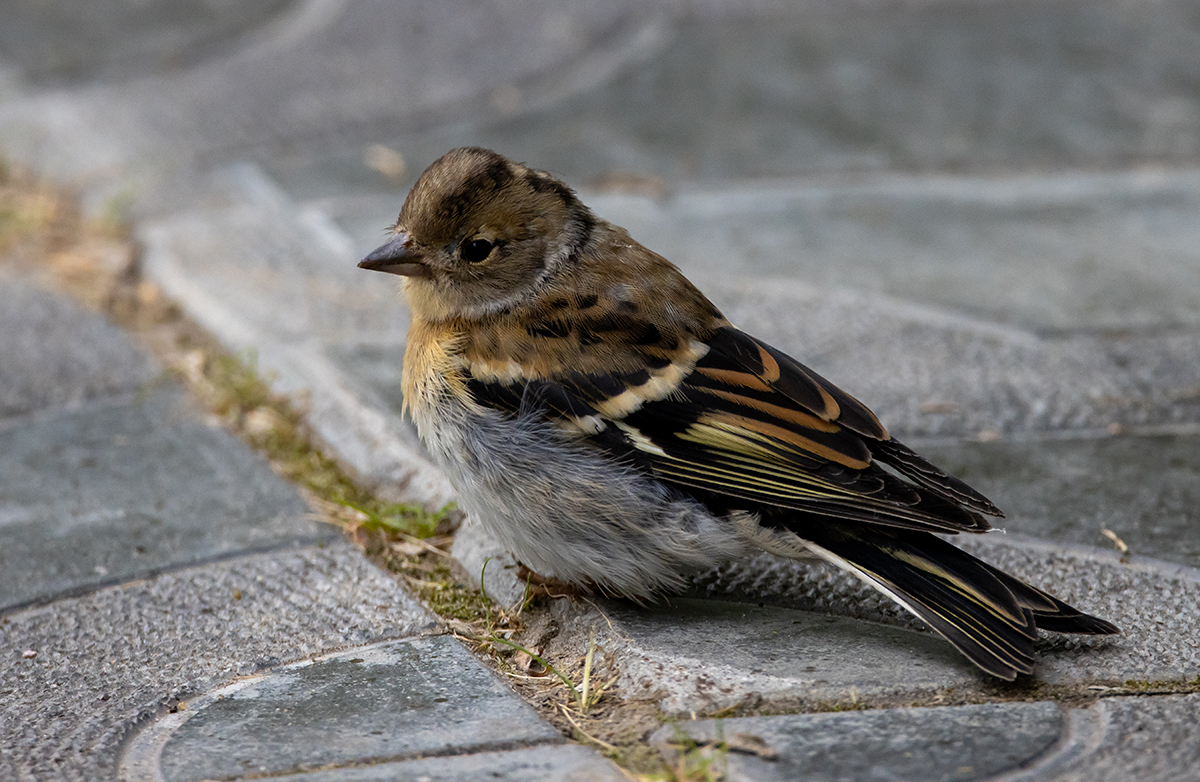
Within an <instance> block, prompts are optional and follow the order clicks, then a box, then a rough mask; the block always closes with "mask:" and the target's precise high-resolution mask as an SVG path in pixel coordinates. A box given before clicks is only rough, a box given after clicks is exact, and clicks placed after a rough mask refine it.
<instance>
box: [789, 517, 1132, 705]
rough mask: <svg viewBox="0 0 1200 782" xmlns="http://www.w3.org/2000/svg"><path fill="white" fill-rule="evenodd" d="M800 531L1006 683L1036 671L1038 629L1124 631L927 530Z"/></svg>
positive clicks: (813, 544) (859, 528)
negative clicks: (1020, 675) (1034, 662)
mask: <svg viewBox="0 0 1200 782" xmlns="http://www.w3.org/2000/svg"><path fill="white" fill-rule="evenodd" d="M797 532H799V534H800V536H801V537H802V538H804V540H805V541H806V543H808V545H809V547H810V548H811V549H812V550H813V552H814V553H816V554H818V555H819V556H821V557H822V558H823V559H826V560H828V561H830V562H832V563H834V564H835V565H838V566H839V567H841V568H844V569H846V570H848V571H850V572H851V573H853V574H854V575H856V576H858V577H859V578H861V579H863V580H864V581H866V582H867V583H869V584H870V585H871V586H873V587H875V588H876V589H878V590H879V591H881V592H883V593H884V594H886V595H888V596H889V597H891V598H892V599H893V600H895V601H896V602H897V603H899V604H900V605H901V606H903V607H904V608H906V609H908V610H909V611H911V612H912V613H914V614H916V615H917V616H918V617H920V618H921V619H923V620H924V621H925V622H926V623H927V624H928V625H929V626H930V627H931V628H933V630H934V631H936V632H937V633H938V634H939V635H941V636H942V637H943V638H945V639H946V640H947V641H949V642H950V643H952V644H953V645H954V646H955V648H957V649H958V650H959V651H960V652H962V653H963V654H964V655H966V656H967V658H968V659H969V660H971V662H973V663H975V664H976V665H978V666H979V667H980V668H982V669H983V670H984V671H986V672H987V673H990V674H992V675H993V676H998V677H999V678H1001V679H1007V680H1009V681H1012V680H1013V679H1015V678H1016V676H1017V674H1020V673H1032V672H1033V660H1034V657H1033V642H1034V640H1035V639H1036V638H1037V629H1038V628H1041V629H1043V630H1052V631H1054V632H1058V633H1087V634H1095V635H1108V634H1111V633H1119V632H1120V630H1119V629H1117V627H1116V626H1115V625H1112V624H1110V623H1108V622H1106V621H1104V620H1103V619H1097V618H1096V617H1094V616H1089V615H1087V614H1085V613H1083V612H1082V611H1079V610H1076V609H1075V608H1072V607H1071V606H1069V605H1067V604H1066V603H1064V602H1062V601H1061V600H1059V599H1058V598H1056V597H1053V596H1052V595H1048V594H1046V593H1045V592H1043V591H1042V590H1040V589H1037V588H1035V587H1032V586H1030V585H1029V584H1026V583H1025V582H1023V581H1020V580H1018V579H1016V578H1014V577H1012V576H1010V575H1008V574H1007V573H1004V572H1003V571H1001V570H998V569H996V568H994V567H992V566H991V565H988V564H987V563H985V562H981V561H980V560H978V559H976V558H975V557H973V556H971V555H970V554H968V553H966V552H965V551H963V550H962V549H959V548H957V547H955V546H953V545H951V544H949V543H947V542H946V541H944V540H942V539H941V538H938V537H935V536H933V535H931V534H929V533H927V532H916V531H911V530H899V529H889V528H877V527H868V526H865V525H844V526H843V525H836V526H835V525H829V524H828V523H824V524H819V525H813V529H804V530H803V531H802V532H801V531H800V530H797Z"/></svg>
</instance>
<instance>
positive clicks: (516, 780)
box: [283, 744, 629, 782]
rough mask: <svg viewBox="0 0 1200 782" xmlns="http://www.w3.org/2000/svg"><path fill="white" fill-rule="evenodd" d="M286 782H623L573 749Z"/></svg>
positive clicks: (593, 756)
mask: <svg viewBox="0 0 1200 782" xmlns="http://www.w3.org/2000/svg"><path fill="white" fill-rule="evenodd" d="M283 779H286V780H288V782H402V781H403V780H414V782H476V781H477V780H481V779H486V780H489V782H490V781H491V780H495V782H559V780H569V781H570V782H625V781H626V780H628V779H629V777H628V776H626V775H625V774H622V773H621V772H620V771H619V770H618V769H617V768H616V766H614V765H613V764H612V762H611V761H608V760H605V759H604V758H602V757H600V756H599V753H598V752H596V750H594V749H587V748H585V747H581V746H578V745H574V744H568V745H565V746H540V747H535V748H531V749H517V750H511V751H509V752H480V753H478V754H473V755H454V756H450V757H438V758H425V759H423V760H410V761H406V762H402V763H380V764H379V765H375V766H366V767H363V768H339V769H331V770H328V771H314V772H312V773H310V774H291V775H288V776H286V777H283Z"/></svg>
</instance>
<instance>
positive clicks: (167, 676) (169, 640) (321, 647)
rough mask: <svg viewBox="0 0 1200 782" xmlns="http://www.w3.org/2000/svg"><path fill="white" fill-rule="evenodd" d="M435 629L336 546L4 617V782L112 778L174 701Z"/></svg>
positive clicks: (0, 695) (358, 558)
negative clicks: (138, 730) (139, 731)
mask: <svg viewBox="0 0 1200 782" xmlns="http://www.w3.org/2000/svg"><path fill="white" fill-rule="evenodd" d="M434 629H435V624H434V620H433V617H432V616H431V615H430V614H429V613H428V612H427V611H426V610H425V609H424V608H422V607H420V606H419V605H418V604H417V603H415V602H414V601H413V600H412V599H411V598H409V597H408V596H407V595H406V594H405V593H404V592H403V590H401V589H400V588H399V587H398V586H397V585H396V583H395V581H394V580H393V579H392V578H391V577H390V576H388V575H386V574H384V573H383V572H382V571H380V570H379V569H378V568H376V567H374V566H373V565H371V564H369V563H367V562H366V560H364V559H363V557H362V555H361V554H360V553H359V552H358V551H357V550H356V549H354V548H353V547H351V546H349V545H346V544H342V543H335V544H330V545H328V546H326V547H324V548H315V547H310V548H303V549H296V550H292V551H286V552H274V553H271V554H263V555H256V556H250V557H245V558H241V559H235V560H229V561H226V562H221V563H215V564H209V565H206V566H204V567H198V568H192V569H188V570H182V571H177V572H172V573H168V574H164V575H160V576H157V577H154V578H151V579H147V580H144V581H135V582H132V583H129V584H125V585H122V586H117V587H110V588H107V589H102V590H100V591H98V592H95V593H92V594H89V595H85V596H83V597H78V598H73V599H69V600H61V601H57V602H55V603H52V604H50V605H47V606H43V607H40V608H31V609H27V610H24V611H17V612H14V613H10V614H8V615H6V616H5V617H4V620H3V624H0V736H2V737H3V739H0V778H4V779H48V778H55V779H78V780H95V779H107V778H112V777H114V776H115V775H116V770H117V762H118V751H119V748H120V746H121V743H122V742H123V740H124V739H126V738H127V737H128V736H129V734H130V733H131V731H133V730H134V728H135V727H136V726H137V725H138V724H139V723H142V722H145V721H146V720H148V719H149V718H151V717H154V716H157V715H159V714H161V713H163V712H164V711H166V709H167V708H168V707H170V706H171V705H172V704H174V703H175V702H177V701H178V700H181V699H186V698H189V697H192V696H194V695H197V694H199V693H202V692H204V691H206V690H208V689H210V688H212V687H215V686H218V685H222V684H225V683H227V682H229V681H230V680H231V679H234V678H236V677H239V676H247V675H251V674H254V673H257V672H259V671H261V670H263V669H264V668H270V667H273V666H276V665H279V664H280V663H284V662H289V661H292V660H296V659H300V658H304V657H309V656H312V655H315V654H321V653H323V652H328V651H330V650H334V649H339V648H345V647H348V646H357V645H361V644H366V643H370V642H373V641H379V640H383V639H386V638H396V637H402V636H410V635H414V634H419V633H427V632H430V631H432V630H434ZM26 651H32V652H36V656H34V657H32V658H30V657H27V656H26V654H25V653H26Z"/></svg>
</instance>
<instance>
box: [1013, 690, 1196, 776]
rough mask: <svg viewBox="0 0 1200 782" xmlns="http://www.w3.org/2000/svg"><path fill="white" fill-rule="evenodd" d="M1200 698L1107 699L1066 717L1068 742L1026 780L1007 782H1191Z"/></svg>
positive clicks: (1194, 760) (1194, 774)
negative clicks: (1180, 781) (1134, 781)
mask: <svg viewBox="0 0 1200 782" xmlns="http://www.w3.org/2000/svg"><path fill="white" fill-rule="evenodd" d="M1198 717H1200V696H1197V695H1175V696H1160V697H1153V698H1106V699H1104V700H1102V701H1100V702H1099V703H1098V704H1097V705H1095V706H1093V707H1092V708H1090V709H1087V710H1074V711H1072V712H1070V713H1069V714H1068V718H1069V721H1068V730H1067V735H1066V737H1065V738H1066V741H1064V742H1063V745H1062V746H1060V747H1058V748H1057V751H1056V752H1053V753H1051V754H1050V755H1048V756H1047V757H1046V758H1045V759H1044V760H1043V761H1042V762H1040V763H1038V764H1036V765H1035V766H1034V767H1033V768H1031V769H1030V770H1029V771H1028V772H1027V773H1025V774H1014V775H1012V776H1011V777H1006V778H1005V780H1006V782H1041V780H1062V782H1068V781H1069V782H1110V780H1111V782H1118V781H1121V782H1123V780H1129V779H1136V780H1147V782H1151V781H1154V782H1157V781H1158V780H1162V782H1167V780H1182V779H1192V778H1194V777H1195V776H1196V769H1197V768H1200V742H1197V741H1196V724H1197V718H1198Z"/></svg>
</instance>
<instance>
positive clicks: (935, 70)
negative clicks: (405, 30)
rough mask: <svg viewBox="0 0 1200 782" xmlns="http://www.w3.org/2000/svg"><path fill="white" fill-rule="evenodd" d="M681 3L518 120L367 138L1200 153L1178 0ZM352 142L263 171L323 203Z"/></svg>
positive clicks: (868, 160)
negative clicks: (658, 27) (604, 63)
mask: <svg viewBox="0 0 1200 782" xmlns="http://www.w3.org/2000/svg"><path fill="white" fill-rule="evenodd" d="M867 9H869V10H867ZM674 10H675V11H676V12H677V13H676V18H674V19H673V20H672V21H671V24H670V25H669V26H668V27H666V29H665V30H664V31H663V32H662V33H659V34H657V35H656V36H655V38H654V39H652V41H651V42H649V45H644V46H642V47H641V51H642V52H643V54H642V58H639V59H640V60H641V61H634V62H630V63H628V64H626V65H625V66H624V67H622V68H619V69H617V70H616V71H615V72H614V73H613V74H612V75H611V76H608V77H606V78H604V79H597V80H596V82H594V83H592V84H589V85H587V86H586V88H583V89H577V90H576V91H574V92H573V93H567V94H566V95H562V94H558V95H555V96H554V97H555V99H552V100H546V98H547V97H548V96H547V95H546V92H547V91H548V90H547V89H546V87H545V86H544V85H543V84H542V83H538V82H536V81H534V82H533V83H529V82H522V81H520V80H513V81H511V82H510V84H509V87H508V88H507V89H506V90H504V92H502V93H498V94H497V95H498V97H501V98H503V100H502V101H498V103H499V106H506V105H511V106H512V107H513V108H514V109H515V111H512V110H511V109H510V111H512V114H511V116H508V117H506V116H504V113H503V112H502V111H496V110H491V111H489V108H493V107H488V106H483V105H479V103H476V104H475V105H472V106H471V109H472V111H471V112H470V113H467V112H455V113H451V114H449V115H448V116H445V117H443V118H442V121H440V122H436V123H430V124H429V125H426V126H421V125H419V124H415V123H408V122H403V120H398V119H391V120H390V121H389V120H388V119H383V118H381V120H380V121H379V122H378V123H377V124H376V125H375V126H374V127H372V128H370V132H371V133H372V134H373V135H372V136H371V137H369V138H368V139H365V140H367V141H380V142H383V143H386V144H388V145H389V146H392V147H393V148H395V149H398V150H399V151H401V152H402V153H403V154H404V155H405V156H406V158H409V159H410V160H432V159H433V158H434V157H436V156H437V155H440V154H441V153H442V152H444V151H446V150H447V149H449V148H451V147H454V146H460V145H463V144H482V145H484V146H490V147H493V148H496V149H498V150H499V151H502V152H504V153H505V154H508V155H510V156H512V157H515V158H518V159H523V160H529V161H535V162H536V164H537V165H538V166H540V167H543V168H548V169H551V170H554V171H556V172H560V173H562V174H564V175H566V176H568V177H570V178H572V179H573V180H574V181H576V182H586V181H588V180H591V179H594V178H602V177H605V176H608V175H611V174H613V173H623V174H634V175H642V176H647V175H649V176H652V177H659V178H662V179H664V180H666V181H667V182H668V183H671V182H676V181H692V180H697V179H704V180H722V179H736V178H742V177H767V178H775V177H781V176H797V175H810V174H829V173H836V174H839V175H842V174H845V173H847V172H868V171H888V170H899V171H915V170H920V171H931V170H941V171H956V172H961V171H968V170H974V171H984V172H994V171H998V170H1005V169H1008V170H1013V169H1016V170H1029V171H1036V172H1039V173H1040V172H1044V171H1046V170H1047V169H1053V168H1062V167H1081V168H1110V167H1120V166H1125V165H1128V164H1129V163H1130V162H1131V161H1140V162H1149V163H1167V164H1168V165H1171V164H1175V165H1178V164H1185V165H1186V164H1194V162H1195V161H1196V160H1197V159H1198V158H1200V134H1198V133H1197V130H1196V129H1197V128H1198V127H1200V123H1198V122H1197V119H1200V99H1198V98H1197V94H1198V93H1197V90H1196V88H1195V85H1196V84H1197V83H1198V80H1200V74H1198V73H1197V70H1196V65H1195V60H1194V57H1193V56H1192V52H1193V51H1194V50H1195V48H1196V47H1197V45H1198V43H1197V42H1198V41H1200V20H1198V19H1197V17H1196V14H1195V9H1194V7H1193V6H1192V5H1191V4H1190V3H1188V2H1186V0H1175V1H1174V2H1165V3H1156V4H1155V5H1154V6H1153V7H1148V6H1146V5H1144V4H1135V3H1128V2H1121V1H1120V0H1118V1H1117V2H1097V3H1080V2H1076V1H1075V0H1054V1H1053V2H1041V3H1027V4H1014V3H1003V4H999V5H996V4H991V3H975V2H966V3H964V2H937V3H922V4H905V5H900V6H897V5H895V4H888V3H869V4H865V5H864V4H859V5H856V6H853V7H843V6H840V5H837V4H822V3H806V4H794V3H793V4H785V3H774V2H770V3H755V4H754V5H753V6H747V5H746V4H745V3H742V4H739V5H738V6H737V8H736V10H734V9H733V8H731V4H728V3H724V2H715V3H714V2H702V3H690V2H681V3H678V4H677V5H675V6H674ZM417 56H420V55H417ZM631 59H632V58H631ZM489 83H490V82H489ZM404 110H405V107H404V106H403V105H401V106H400V108H398V109H393V110H392V111H393V112H394V113H393V116H396V115H398V114H400V112H402V111H404ZM343 138H344V139H345V138H347V136H343ZM349 138H350V139H352V141H351V143H352V144H354V146H353V147H352V148H351V149H346V148H345V147H343V149H341V150H334V149H332V148H331V147H330V145H328V144H325V145H324V148H323V149H319V148H317V145H310V146H309V148H308V150H306V151H307V156H308V157H307V159H306V155H304V154H301V153H298V152H297V151H296V150H295V147H294V146H293V148H292V149H290V150H288V151H287V152H285V153H284V154H281V155H272V156H271V157H272V158H273V159H272V160H270V161H269V163H270V164H271V165H272V172H273V173H275V174H276V175H278V176H279V177H280V178H281V179H283V180H284V181H286V182H287V183H288V186H289V188H294V189H295V190H296V191H297V192H301V191H303V192H305V193H314V194H320V195H336V194H339V193H346V192H351V193H360V192H362V190H363V188H364V186H371V185H375V183H378V184H379V185H382V184H383V182H382V178H381V177H380V176H378V175H377V174H373V173H369V172H368V171H367V170H366V167H365V166H364V165H363V164H362V162H361V158H362V153H361V148H360V147H359V144H361V143H362V142H361V141H360V138H359V137H355V136H350V137H349ZM322 141H324V139H322ZM356 142H357V143H356ZM347 146H349V145H347ZM314 150H315V151H314ZM288 153H290V154H288ZM314 158H315V159H314ZM262 160H263V162H268V161H267V156H266V155H264V156H263V158H262ZM416 168H419V166H418V167H416ZM417 173H418V171H417V170H412V171H410V173H409V176H410V177H415V176H416V174H417ZM411 181H412V180H411V179H407V180H404V181H402V183H401V184H402V185H403V186H405V187H406V186H407V185H408V184H411ZM376 186H378V185H376Z"/></svg>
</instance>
